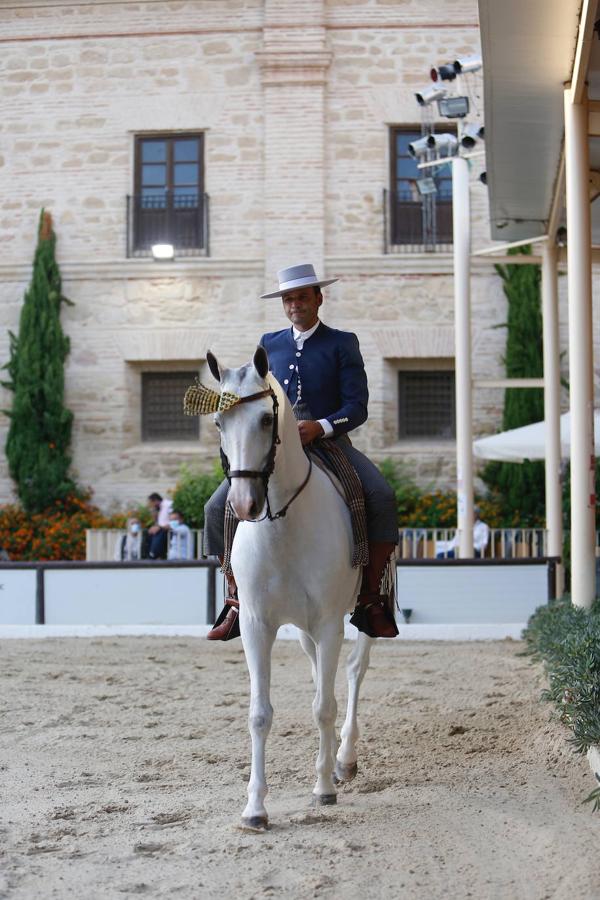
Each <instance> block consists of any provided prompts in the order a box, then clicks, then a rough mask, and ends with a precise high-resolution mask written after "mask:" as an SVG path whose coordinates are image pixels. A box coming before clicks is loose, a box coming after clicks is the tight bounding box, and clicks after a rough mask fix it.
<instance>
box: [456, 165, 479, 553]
mask: <svg viewBox="0 0 600 900" xmlns="http://www.w3.org/2000/svg"><path fill="white" fill-rule="evenodd" d="M452 233H453V242H454V243H453V253H454V348H455V349H454V353H455V358H454V368H455V383H456V500H457V526H458V549H459V554H460V556H461V558H468V557H472V556H473V518H474V509H473V507H474V504H473V376H472V367H471V272H470V266H471V200H470V192H469V164H468V162H467V161H466V159H462V158H461V157H460V156H455V157H453V159H452Z"/></svg>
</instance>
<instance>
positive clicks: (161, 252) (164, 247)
mask: <svg viewBox="0 0 600 900" xmlns="http://www.w3.org/2000/svg"><path fill="white" fill-rule="evenodd" d="M152 256H153V257H154V259H173V258H174V256H175V248H174V247H173V244H153V245H152Z"/></svg>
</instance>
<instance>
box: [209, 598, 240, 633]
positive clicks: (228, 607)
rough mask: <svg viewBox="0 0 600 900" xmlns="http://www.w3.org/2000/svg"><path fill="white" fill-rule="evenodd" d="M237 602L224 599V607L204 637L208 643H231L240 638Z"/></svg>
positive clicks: (234, 599) (238, 605)
mask: <svg viewBox="0 0 600 900" xmlns="http://www.w3.org/2000/svg"><path fill="white" fill-rule="evenodd" d="M239 608H240V604H239V601H238V600H237V599H236V598H235V597H226V598H225V606H224V607H223V609H222V610H221V612H220V613H219V617H218V618H217V621H216V622H215V624H214V625H213V627H212V628H211V630H210V631H209V632H208V634H207V635H206V638H207V640H209V641H232V640H233V639H234V638H236V637H239V636H240V622H239V613H238V610H239Z"/></svg>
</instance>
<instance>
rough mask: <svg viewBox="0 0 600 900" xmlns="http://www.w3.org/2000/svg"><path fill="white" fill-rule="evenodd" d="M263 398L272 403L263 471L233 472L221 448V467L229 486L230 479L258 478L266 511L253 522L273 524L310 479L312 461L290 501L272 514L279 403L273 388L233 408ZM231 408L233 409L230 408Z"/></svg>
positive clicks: (252, 396)
mask: <svg viewBox="0 0 600 900" xmlns="http://www.w3.org/2000/svg"><path fill="white" fill-rule="evenodd" d="M263 397H271V399H272V401H273V429H272V432H271V446H270V448H269V452H268V454H267V461H266V464H265V467H264V469H261V470H257V471H254V470H252V469H234V470H233V471H232V470H231V468H230V465H229V460H228V459H227V456H226V454H225V451H224V450H223V447H221V465H222V466H223V472H224V473H225V478H226V479H227V481H228V482H229V484H231V479H232V478H260V479H261V481H262V483H263V485H264V488H265V499H266V504H267V511H266V513H265V515H264V516H262V518H260V519H254V522H263V521H264V520H265V519H269V521H270V522H274V521H275V519H282V518H283V517H284V516H285V514H286V513H287V511H288V509H289V508H290V506H291V505H292V503H293V502H294V500H295V499H296V497H298V496H299V495H300V494H301V493H302V491H303V490H304V488H305V487H306V485H307V484H308V481H309V479H310V476H311V473H312V459H311V458H310V456H309V457H308V474H307V476H306V478H305V479H304V481H303V482H302V484H301V485H300V487H299V488H298V490H297V491H296V492H295V493H294V494H293V495H292V497H291V499H290V500H288V502H287V503H286V504H285V506H282V508H281V509H280V510H279V512H276V513H272V512H271V504H270V502H269V478H270V477H271V475H272V474H273V470H274V469H275V454H276V452H277V445H278V444H280V443H281V439H280V437H279V401H278V399H277V396H276V394H275V391H274V390H273V388H267V389H266V390H264V391H258V392H257V393H256V394H249V395H248V396H247V397H240V398H239V400H238V401H237V403H235V404H234V405H235V406H238V405H239V404H240V403H251V402H252V401H253V400H261V399H262V398H263ZM230 408H233V407H230Z"/></svg>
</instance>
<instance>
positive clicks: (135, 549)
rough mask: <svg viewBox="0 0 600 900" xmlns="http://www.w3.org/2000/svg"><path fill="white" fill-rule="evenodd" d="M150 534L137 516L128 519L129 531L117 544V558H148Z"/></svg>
mask: <svg viewBox="0 0 600 900" xmlns="http://www.w3.org/2000/svg"><path fill="white" fill-rule="evenodd" d="M147 557H148V534H147V532H146V531H144V529H143V528H142V523H141V522H140V520H139V519H138V518H137V516H132V517H131V518H130V519H127V533H126V534H124V535H122V536H121V537H120V538H119V539H118V540H117V543H116V545H115V559H118V560H122V561H123V560H134V559H147Z"/></svg>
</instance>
